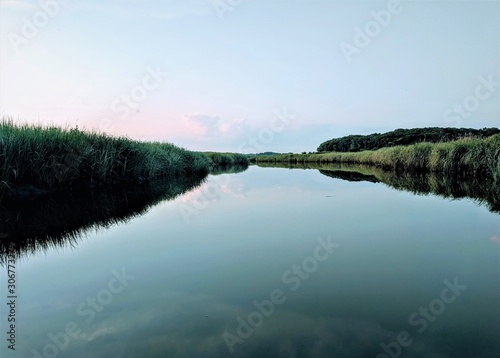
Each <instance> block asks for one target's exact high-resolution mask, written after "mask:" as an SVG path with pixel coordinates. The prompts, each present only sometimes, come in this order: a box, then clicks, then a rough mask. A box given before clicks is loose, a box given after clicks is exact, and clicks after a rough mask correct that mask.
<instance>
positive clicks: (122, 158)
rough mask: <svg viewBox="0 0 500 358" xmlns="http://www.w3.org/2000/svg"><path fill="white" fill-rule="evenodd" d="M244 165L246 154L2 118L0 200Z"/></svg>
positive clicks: (0, 128)
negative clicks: (202, 150) (194, 149)
mask: <svg viewBox="0 0 500 358" xmlns="http://www.w3.org/2000/svg"><path fill="white" fill-rule="evenodd" d="M235 163H236V164H240V165H241V164H242V163H245V164H246V165H248V160H247V158H246V157H245V156H244V155H241V154H231V153H207V154H204V153H200V152H191V151H188V150H185V149H182V148H179V147H177V146H175V145H173V144H170V143H159V142H152V143H144V142H139V141H135V140H131V139H129V138H124V137H119V138H115V137H110V136H108V135H105V134H99V133H95V132H92V133H88V132H84V131H80V130H79V129H78V128H74V129H61V128H57V127H41V126H36V125H22V126H17V125H14V123H13V122H12V121H11V120H10V121H3V122H0V199H1V198H2V196H3V195H4V194H7V195H16V196H19V195H33V194H39V193H43V192H46V191H53V190H56V189H60V188H73V187H96V186H99V187H102V186H107V185H113V184H117V183H143V182H146V181H149V180H153V179H159V178H163V179H168V180H171V179H173V178H178V177H181V176H193V177H196V178H203V177H205V176H206V175H207V174H208V173H209V172H210V170H211V169H213V168H214V167H217V166H226V167H227V166H230V165H232V164H235Z"/></svg>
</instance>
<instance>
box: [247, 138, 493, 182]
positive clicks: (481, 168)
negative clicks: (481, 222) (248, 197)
mask: <svg viewBox="0 0 500 358" xmlns="http://www.w3.org/2000/svg"><path fill="white" fill-rule="evenodd" d="M256 161H257V163H263V162H269V163H277V162H285V163H308V162H309V163H350V164H368V165H374V166H376V167H380V168H383V169H390V170H395V171H396V172H435V173H436V172H438V173H450V174H468V175H474V176H483V177H485V178H486V177H489V178H492V179H494V180H495V182H499V181H500V134H497V135H494V136H491V137H489V138H486V139H470V138H464V139H461V140H456V141H452V142H445V143H419V144H414V145H410V146H396V147H389V148H381V149H378V150H375V151H363V152H351V153H337V152H331V153H319V154H280V155H271V156H259V157H257V158H256Z"/></svg>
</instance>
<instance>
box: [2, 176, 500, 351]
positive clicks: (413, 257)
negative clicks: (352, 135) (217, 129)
mask: <svg viewBox="0 0 500 358" xmlns="http://www.w3.org/2000/svg"><path fill="white" fill-rule="evenodd" d="M327 174H328V173H327ZM327 174H325V173H324V172H321V173H320V172H319V171H318V170H300V169H294V170H290V169H285V168H260V167H255V166H252V167H250V168H249V169H248V170H247V171H245V172H243V173H238V174H222V175H217V176H211V177H209V178H208V181H206V182H205V183H204V184H202V185H201V186H200V187H198V188H195V189H194V190H191V191H188V192H186V193H184V194H182V195H180V196H178V197H176V198H175V199H173V200H170V201H161V202H160V203H159V204H157V205H155V206H153V207H152V208H151V209H150V210H149V211H147V212H146V213H142V211H141V210H139V209H138V212H137V213H136V214H135V215H133V216H131V217H129V218H128V219H127V217H126V216H124V218H125V219H126V222H118V223H109V222H108V227H107V228H102V227H99V226H97V227H98V228H97V229H96V228H95V227H96V226H95V225H87V227H88V229H85V230H84V232H85V233H86V234H85V235H84V236H83V237H81V238H80V236H81V235H80V234H78V233H77V234H75V233H73V234H72V235H73V240H70V241H67V242H66V243H65V244H63V245H61V244H57V242H56V243H53V244H51V245H49V246H48V247H45V248H38V249H36V250H35V252H34V253H26V252H25V253H24V254H22V256H21V257H20V258H18V260H17V262H16V269H17V296H18V298H17V302H16V315H17V317H16V318H17V326H16V330H17V338H16V351H15V352H12V351H11V350H9V349H7V347H6V345H7V344H8V343H7V344H6V339H5V337H6V336H7V335H6V329H7V328H6V327H7V318H6V317H7V313H6V312H7V309H8V306H6V296H7V283H6V280H5V277H6V268H5V267H2V270H3V271H4V273H2V282H1V295H2V296H1V300H2V301H1V302H2V306H1V307H2V311H3V313H2V314H1V315H0V316H1V319H2V322H1V327H2V343H1V351H0V356H1V357H23V358H24V357H40V356H41V357H70V358H80V357H82V358H89V357H106V358H108V357H161V358H166V357H172V358H173V357H287V358H289V357H374V358H375V357H378V358H387V357H431V358H444V357H450V358H451V357H475V358H477V357H498V356H500V339H499V338H500V326H499V325H500V246H499V245H500V216H499V214H498V213H495V212H492V211H489V210H488V207H487V206H486V205H478V204H477V203H475V202H473V201H472V200H470V199H460V200H450V199H445V198H443V197H439V196H434V195H427V196H422V195H414V194H412V193H410V192H406V191H397V190H394V189H392V188H390V187H389V186H387V185H384V184H382V183H374V182H370V181H346V180H341V179H338V178H334V177H331V176H329V175H327ZM188 187H189V185H188ZM167 198H168V197H167ZM128 200H131V199H129V198H128V196H127V200H124V201H123V202H120V205H122V206H126V205H128V204H127V203H128V202H129V201H128ZM87 202H90V203H91V204H89V205H90V206H89V208H86V209H85V211H84V212H89V211H92V208H91V207H92V203H95V202H96V201H94V199H88V200H87ZM96 205H97V204H96ZM58 206H60V205H58ZM98 206H99V207H101V206H102V203H98ZM118 209H119V208H118ZM114 210H117V208H114ZM43 211H44V212H46V210H43ZM67 211H70V210H67ZM81 215H83V214H79V216H81ZM57 220H58V221H60V220H61V219H60V218H58V219H57ZM44 225H47V222H45V223H44ZM68 225H69V224H68ZM56 231H57V230H56ZM4 235H5V234H4ZM5 307H7V309H6V308H5Z"/></svg>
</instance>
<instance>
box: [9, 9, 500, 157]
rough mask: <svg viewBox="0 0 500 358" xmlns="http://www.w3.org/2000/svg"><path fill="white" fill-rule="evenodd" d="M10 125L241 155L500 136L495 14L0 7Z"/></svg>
mask: <svg viewBox="0 0 500 358" xmlns="http://www.w3.org/2000/svg"><path fill="white" fill-rule="evenodd" d="M0 115H1V116H2V117H4V118H5V117H10V118H12V119H13V120H14V121H15V122H16V123H42V124H56V125H62V126H69V127H74V126H78V127H79V128H80V129H86V130H94V131H99V132H105V133H108V134H111V135H115V136H127V137H130V138H133V139H139V140H155V141H168V142H172V143H174V144H176V145H179V146H182V147H185V148H188V149H193V150H214V151H237V152H245V153H255V152H265V151H275V152H301V151H315V150H316V148H317V146H318V145H319V144H320V143H321V142H323V141H325V140H329V139H331V138H336V137H340V136H344V135H348V134H370V133H375V132H384V131H389V130H393V129H397V128H413V127H429V126H435V127H467V128H484V127H500V1H401V2H399V1H395V0H391V1H348V0H345V1H336V0H330V1H326V0H323V1H322V0H120V1H118V0H110V1H98V0H87V1H78V0H39V1H28V0H0Z"/></svg>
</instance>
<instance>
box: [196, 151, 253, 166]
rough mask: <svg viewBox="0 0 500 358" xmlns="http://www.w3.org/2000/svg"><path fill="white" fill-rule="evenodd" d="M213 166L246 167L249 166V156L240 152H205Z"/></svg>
mask: <svg viewBox="0 0 500 358" xmlns="http://www.w3.org/2000/svg"><path fill="white" fill-rule="evenodd" d="M203 154H204V155H206V156H207V157H208V159H209V160H210V164H211V166H213V167H231V166H235V167H245V166H248V163H249V160H248V157H247V156H246V155H244V154H239V153H220V152H203Z"/></svg>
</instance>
